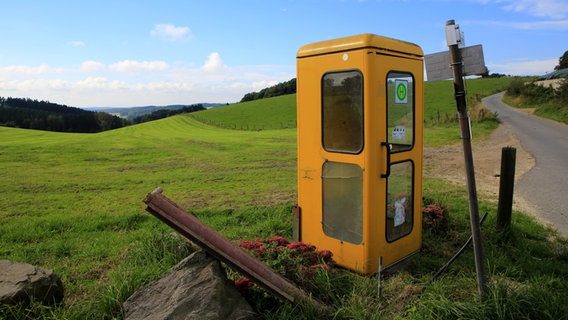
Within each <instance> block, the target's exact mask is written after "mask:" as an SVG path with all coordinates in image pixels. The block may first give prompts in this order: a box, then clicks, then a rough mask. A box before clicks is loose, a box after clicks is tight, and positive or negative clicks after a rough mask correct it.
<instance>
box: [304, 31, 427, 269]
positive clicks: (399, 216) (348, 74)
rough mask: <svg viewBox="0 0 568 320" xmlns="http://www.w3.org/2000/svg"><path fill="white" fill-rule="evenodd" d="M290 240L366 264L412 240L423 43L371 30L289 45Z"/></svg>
mask: <svg viewBox="0 0 568 320" xmlns="http://www.w3.org/2000/svg"><path fill="white" fill-rule="evenodd" d="M297 94H298V96H297V108H298V111H297V116H298V119H297V121H298V207H299V214H298V215H297V216H296V218H297V221H298V223H297V226H298V229H299V230H296V231H297V232H296V233H297V235H298V238H299V239H298V240H301V241H303V242H307V243H311V244H314V245H316V246H317V247H318V248H321V249H328V250H331V251H332V252H333V253H334V259H335V261H336V262H337V263H338V264H339V265H342V266H344V267H346V268H349V269H352V270H355V271H358V272H361V273H363V274H369V273H373V272H376V271H377V268H378V261H379V257H382V262H383V267H385V268H388V267H390V266H393V265H394V264H396V263H397V262H400V261H403V260H404V259H406V258H407V257H409V256H411V255H412V254H414V253H416V252H418V251H419V250H420V248H421V241H422V240H421V239H422V229H421V221H422V217H421V203H422V201H421V199H422V192H421V190H422V148H423V146H422V130H423V128H422V126H423V113H422V109H423V53H422V50H421V49H420V48H419V47H418V46H416V45H413V44H410V43H407V42H403V41H398V40H394V39H390V38H385V37H381V36H377V35H372V34H363V35H357V36H352V37H347V38H341V39H335V40H329V41H323V42H318V43H313V44H308V45H305V46H303V47H302V48H300V50H299V51H298V54H297Z"/></svg>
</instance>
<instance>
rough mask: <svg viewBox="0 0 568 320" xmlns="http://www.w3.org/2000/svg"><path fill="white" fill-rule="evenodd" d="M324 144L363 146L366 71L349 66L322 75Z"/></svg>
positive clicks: (336, 148)
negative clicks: (349, 68)
mask: <svg viewBox="0 0 568 320" xmlns="http://www.w3.org/2000/svg"><path fill="white" fill-rule="evenodd" d="M322 96H323V97H322V122H323V123H322V131H323V132H322V137H323V138H322V140H323V141H322V144H323V148H324V149H325V150H326V151H332V152H342V153H359V152H361V151H362V150H363V75H362V74H361V72H360V71H357V70H350V71H342V72H332V73H327V74H325V75H324V76H323V78H322Z"/></svg>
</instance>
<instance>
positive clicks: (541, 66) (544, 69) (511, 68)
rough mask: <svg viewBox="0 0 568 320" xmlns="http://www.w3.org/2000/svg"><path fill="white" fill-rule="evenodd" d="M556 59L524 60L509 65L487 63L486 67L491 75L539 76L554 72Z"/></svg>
mask: <svg viewBox="0 0 568 320" xmlns="http://www.w3.org/2000/svg"><path fill="white" fill-rule="evenodd" d="M557 64H558V58H555V59H548V60H531V61H528V60H525V61H517V62H510V63H502V64H498V63H489V64H487V67H488V68H489V72H491V73H502V74H507V75H512V76H540V75H544V74H546V73H549V72H551V71H553V70H554V67H555V66H556V65H557Z"/></svg>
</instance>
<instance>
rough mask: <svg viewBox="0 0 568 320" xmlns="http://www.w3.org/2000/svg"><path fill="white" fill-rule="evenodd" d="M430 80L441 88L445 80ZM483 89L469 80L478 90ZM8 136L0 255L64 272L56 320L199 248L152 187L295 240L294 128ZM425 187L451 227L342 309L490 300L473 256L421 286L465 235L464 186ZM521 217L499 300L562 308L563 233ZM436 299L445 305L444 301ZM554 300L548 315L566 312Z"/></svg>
mask: <svg viewBox="0 0 568 320" xmlns="http://www.w3.org/2000/svg"><path fill="white" fill-rule="evenodd" d="M468 82H469V81H468ZM469 83H471V82H469ZM434 85H435V86H437V85H439V86H441V87H444V88H445V87H446V86H447V85H448V83H434ZM450 85H451V84H450ZM475 85H477V84H475ZM475 85H471V84H470V90H472V89H471V88H472V86H475ZM479 85H480V87H483V85H481V83H480V84H479ZM429 86H430V85H427V97H426V101H427V102H426V104H427V106H426V107H427V111H426V113H427V115H428V113H431V112H434V111H433V110H434V109H433V105H436V108H441V110H447V112H452V110H453V108H454V106H453V98H452V97H451V94H450V98H449V100H448V99H447V98H444V99H445V101H446V102H440V101H434V102H428V101H430V100H429V99H431V97H430V98H429V97H428V95H430V94H433V93H429V92H433V91H432V89H429ZM492 86H493V84H492ZM436 90H438V89H436ZM444 90H445V89H444ZM484 90H485V89H484ZM292 97H293V95H292ZM275 99H276V100H273V101H277V100H279V99H277V98H275ZM282 99H292V100H293V98H291V97H290V96H287V97H283V98H282ZM447 101H450V103H447ZM265 102H266V101H265ZM288 103H289V102H288ZM250 104H251V105H254V103H250ZM225 108H227V109H226V110H228V111H223V112H227V114H223V113H219V114H217V115H214V116H213V115H212V116H210V119H214V118H215V117H218V118H219V119H222V120H221V122H226V123H230V122H227V121H233V123H234V124H235V125H238V124H239V123H243V122H242V121H245V120H246V119H250V117H252V116H250V117H248V116H244V117H243V118H235V117H234V116H233V115H234V114H235V112H238V111H243V112H242V113H243V114H246V112H244V109H243V110H231V109H230V108H238V107H236V106H234V107H225ZM225 108H223V109H225ZM263 108H264V109H263ZM444 108H445V109H444ZM277 109H286V110H287V111H281V113H279V112H280V111H276V110H275V109H272V108H271V107H270V106H269V105H264V107H258V108H257V109H255V108H254V107H251V109H250V110H252V113H255V114H256V115H257V116H259V118H262V119H267V118H268V116H267V113H270V114H282V115H283V114H286V117H288V119H294V118H295V115H293V111H292V114H290V113H291V112H290V110H293V109H294V108H293V107H290V106H289V105H285V104H282V105H281V108H277ZM219 110H221V109H219ZM213 111H214V110H211V111H207V112H204V113H203V114H204V115H205V114H207V113H208V112H213ZM215 111H216V110H215ZM216 112H221V111H216ZM231 112H233V115H231ZM263 115H264V116H263ZM240 119H245V120H240ZM272 119H273V120H271V121H268V120H267V123H271V124H270V125H267V127H271V128H272V127H273V126H275V127H278V123H279V122H280V120H279V118H278V117H276V118H272ZM211 121H212V120H211ZM257 121H259V120H257ZM455 128H456V127H455V126H453V125H449V126H448V128H444V129H443V130H449V131H448V132H451V134H456V135H457V134H458V133H457V131H455ZM249 129H250V128H249ZM428 130H431V129H428ZM474 130H476V129H475V127H474ZM0 136H1V137H2V139H0V168H1V169H0V181H1V182H0V193H1V194H2V197H1V198H0V243H2V246H1V247H0V259H11V260H16V261H23V262H27V263H32V264H38V265H41V266H45V267H49V268H53V269H55V271H56V272H57V273H58V274H60V275H62V277H63V281H64V283H65V284H66V289H67V293H66V294H67V301H66V306H65V307H63V308H61V309H56V310H55V311H53V314H54V315H53V318H64V317H67V318H93V319H95V318H103V317H109V316H111V315H114V316H116V315H120V305H121V303H122V301H124V299H126V298H127V297H128V296H129V295H130V294H131V293H132V292H133V291H134V290H136V289H137V288H138V287H140V286H141V285H142V284H144V283H146V282H148V281H151V280H152V279H154V278H155V277H156V276H158V275H159V274H161V273H163V272H165V271H166V270H167V269H168V268H169V267H171V266H172V265H173V264H174V263H176V262H177V261H179V260H180V259H181V258H183V257H184V256H185V255H186V254H187V252H188V250H189V249H187V248H184V247H183V246H180V243H179V241H177V240H176V239H173V238H172V237H171V230H169V228H168V227H165V226H164V225H162V224H161V223H160V222H158V221H157V220H156V219H155V218H153V217H152V216H150V215H149V214H147V213H145V212H144V206H143V203H142V202H141V200H142V199H143V198H144V196H145V194H146V193H148V192H150V191H152V190H153V189H154V188H155V187H156V186H162V187H163V188H164V189H165V194H166V195H167V196H168V197H170V198H171V199H173V200H174V201H176V202H177V203H178V204H180V205H181V206H182V207H184V208H187V209H192V210H194V211H195V213H196V214H197V215H198V216H199V217H200V218H201V219H202V220H203V221H204V222H206V223H208V224H210V225H211V226H212V227H213V228H215V229H217V230H219V231H220V232H222V233H223V234H225V235H226V236H228V237H229V238H231V239H255V238H256V237H268V236H273V235H277V234H280V235H283V236H285V237H288V238H289V237H290V236H291V215H290V206H291V205H292V204H293V203H294V201H295V192H296V191H295V190H296V168H295V165H296V163H295V158H296V150H295V145H296V143H295V139H296V132H295V130H294V129H280V130H262V131H240V130H226V129H221V128H216V127H213V126H209V125H205V124H202V123H200V122H197V121H195V120H193V119H192V118H191V117H189V116H176V117H172V118H168V119H163V120H159V121H154V122H150V123H145V124H142V125H137V126H132V127H128V128H123V129H120V130H115V131H109V132H104V133H100V134H93V135H88V134H64V133H51V132H41V131H31V130H19V129H13V128H2V127H0ZM427 142H428V140H427ZM425 196H427V197H428V198H431V199H433V200H434V201H436V202H439V203H443V204H445V205H447V206H448V207H449V208H448V210H449V212H450V215H451V217H452V223H451V225H452V227H451V230H450V233H449V234H448V235H444V236H432V235H430V234H428V233H426V234H425V253H424V254H423V255H421V256H420V257H418V258H417V259H415V260H414V261H413V263H412V265H411V266H410V269H409V270H410V271H409V272H403V273H401V274H400V275H399V276H397V277H394V278H393V279H392V280H389V281H387V282H386V283H385V290H384V291H383V292H384V297H383V300H382V301H383V302H381V301H377V300H376V299H375V298H374V295H375V293H376V292H375V293H373V288H376V283H375V282H374V281H373V280H372V279H368V278H359V277H355V280H353V279H351V276H350V277H349V278H350V280H349V281H348V282H349V286H347V289H346V290H347V292H345V293H344V294H345V295H346V296H345V297H344V299H342V300H340V301H336V304H337V310H338V311H337V315H338V317H339V318H342V317H345V318H353V317H356V318H357V317H370V316H372V315H373V314H374V313H375V314H378V315H380V314H381V313H382V314H383V315H385V314H387V315H388V314H393V313H394V314H398V315H407V316H409V315H410V316H412V318H415V317H416V318H435V317H436V316H439V315H441V314H442V313H441V312H445V311H447V310H451V309H452V308H454V309H456V308H457V309H458V310H457V311H456V312H460V310H459V308H462V305H463V303H464V302H466V301H467V302H468V303H471V304H472V305H473V307H471V310H477V309H478V308H480V305H479V304H476V302H475V301H472V300H475V282H474V281H473V277H474V271H473V270H472V265H471V253H466V254H465V256H464V257H463V258H460V259H459V260H458V261H457V262H456V266H454V267H453V269H452V270H453V271H450V272H449V273H448V276H447V277H444V278H442V279H441V280H440V281H439V282H437V283H436V284H435V286H434V287H433V288H434V289H432V290H429V291H427V292H426V293H425V294H423V297H422V298H421V297H420V295H417V294H416V293H414V294H413V293H412V292H413V291H414V290H415V289H413V288H414V287H415V284H416V283H425V282H426V281H427V280H428V279H429V277H430V275H431V273H432V272H433V271H434V270H436V269H437V268H438V267H439V266H440V265H441V264H442V263H443V262H445V261H446V260H447V259H448V258H449V256H450V255H451V254H453V252H454V251H455V246H456V245H458V244H460V243H461V242H462V241H464V240H465V237H467V233H468V224H467V218H466V214H464V213H467V197H466V196H465V193H464V190H463V189H461V188H455V187H450V186H447V185H446V184H444V183H442V182H439V181H437V180H434V179H427V180H426V184H425ZM493 206H494V205H493V204H490V203H482V204H481V210H488V211H493V212H494V208H493ZM515 217H516V218H515V221H514V224H515V225H517V228H516V229H515V230H514V232H513V238H515V237H516V238H519V239H518V240H515V241H514V242H511V243H508V242H501V244H499V245H498V246H495V245H490V246H489V249H488V250H487V260H488V261H490V265H489V272H490V273H491V275H492V278H493V279H497V280H499V281H501V282H504V283H514V284H515V286H514V287H513V289H511V288H510V286H509V285H508V284H506V285H496V286H494V287H492V288H494V291H492V293H493V296H495V299H497V300H496V301H495V302H494V304H495V305H496V306H498V305H499V304H500V303H501V302H500V300H499V299H505V300H506V299H510V298H507V296H503V295H509V296H517V297H518V298H519V299H520V300H522V301H528V303H530V304H537V305H538V303H539V302H538V301H536V300H535V299H536V298H534V297H532V296H528V297H527V294H525V293H524V291H522V290H525V288H532V286H538V287H539V288H542V290H544V291H545V292H543V293H542V297H543V298H545V299H548V300H551V301H550V302H548V305H550V304H552V305H553V306H555V307H556V306H557V304H556V301H552V300H555V297H556V295H554V293H553V292H554V291H555V290H556V291H558V292H564V293H566V292H568V288H567V285H566V281H565V280H562V281H561V280H559V279H562V277H564V279H565V277H566V276H567V275H566V271H561V267H559V266H562V265H563V264H562V263H564V264H565V263H566V260H567V258H566V255H567V253H566V250H567V249H566V242H560V243H559V242H555V243H554V244H553V245H552V246H551V245H550V244H549V240H548V231H546V230H545V229H544V228H542V227H539V226H536V225H534V224H533V223H532V222H530V221H529V220H530V219H527V218H526V217H525V216H523V215H515ZM492 223H493V224H494V221H491V218H490V220H489V221H488V222H487V223H486V226H484V230H486V231H485V232H486V237H487V238H488V241H489V242H492V241H493V240H495V239H498V236H497V235H496V234H495V231H494V229H492V228H491V224H492ZM488 225H489V226H488ZM487 226H488V227H487ZM511 261H523V263H522V264H520V265H519V263H518V262H511ZM544 267H546V268H544ZM343 278H345V276H343ZM515 288H516V289H515ZM518 288H521V289H522V290H521V289H518ZM499 290H501V291H503V292H501V291H499ZM520 290H521V291H520ZM408 291H410V292H408ZM497 291H499V292H497ZM417 292H418V291H417ZM494 292H496V293H494ZM500 292H501V293H500ZM532 292H534V291H530V293H531V294H532ZM402 294H404V296H402V297H401V295H402ZM523 299H524V300H523ZM435 301H443V302H444V303H443V304H442V305H443V307H442V308H440V307H439V306H437V305H436V304H435ZM460 303H461V304H460ZM546 306H547V305H543V306H541V307H540V308H542V309H544V308H545V307H546ZM522 307H523V306H522ZM550 308H551V307H548V309H546V310H548V312H551V313H552V314H555V313H554V312H558V310H551V309H550ZM424 310H425V311H424ZM546 310H545V311H546ZM477 311H479V310H477ZM560 311H562V310H560ZM48 312H49V311H48ZM281 312H282V314H284V313H285V311H281ZM479 312H483V310H481V311H479ZM428 313H430V314H431V316H427V314H428ZM480 314H482V315H484V314H483V313H480ZM454 315H455V313H454ZM46 317H48V318H50V316H46ZM450 317H451V316H450ZM474 318H475V317H474ZM477 318H483V317H482V316H479V317H477Z"/></svg>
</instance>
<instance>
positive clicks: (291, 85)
mask: <svg viewBox="0 0 568 320" xmlns="http://www.w3.org/2000/svg"><path fill="white" fill-rule="evenodd" d="M292 93H296V78H294V79H292V80H289V81H286V82H281V83H279V84H277V85H274V86H272V87H268V88H265V89H262V90H260V91H259V92H250V93H247V94H245V95H244V97H243V98H242V99H241V102H246V101H253V100H258V99H264V98H270V97H276V96H281V95H285V94H292Z"/></svg>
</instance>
